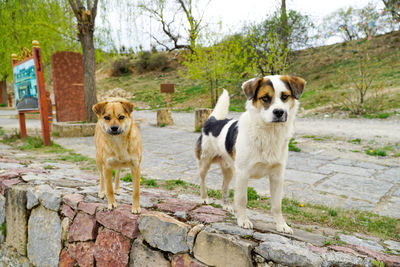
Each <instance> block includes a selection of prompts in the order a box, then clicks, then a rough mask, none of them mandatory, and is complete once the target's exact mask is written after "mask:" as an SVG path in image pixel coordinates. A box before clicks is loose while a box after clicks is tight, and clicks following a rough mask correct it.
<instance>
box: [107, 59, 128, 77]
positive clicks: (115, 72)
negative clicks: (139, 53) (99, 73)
mask: <svg viewBox="0 0 400 267" xmlns="http://www.w3.org/2000/svg"><path fill="white" fill-rule="evenodd" d="M129 68H130V60H129V58H118V59H116V60H115V61H114V63H113V66H112V69H111V75H112V76H114V77H116V76H121V75H124V74H128V73H130V69H129Z"/></svg>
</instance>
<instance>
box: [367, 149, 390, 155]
mask: <svg viewBox="0 0 400 267" xmlns="http://www.w3.org/2000/svg"><path fill="white" fill-rule="evenodd" d="M365 153H366V154H367V155H370V156H381V157H386V151H385V150H384V149H368V150H365Z"/></svg>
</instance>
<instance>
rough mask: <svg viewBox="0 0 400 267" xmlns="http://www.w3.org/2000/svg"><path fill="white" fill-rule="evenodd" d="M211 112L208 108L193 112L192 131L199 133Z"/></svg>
mask: <svg viewBox="0 0 400 267" xmlns="http://www.w3.org/2000/svg"><path fill="white" fill-rule="evenodd" d="M212 111H213V110H212V109H209V108H197V109H196V110H195V112H194V131H195V132H200V131H201V128H203V125H204V123H205V122H206V120H207V119H208V117H209V116H210V114H211V112H212Z"/></svg>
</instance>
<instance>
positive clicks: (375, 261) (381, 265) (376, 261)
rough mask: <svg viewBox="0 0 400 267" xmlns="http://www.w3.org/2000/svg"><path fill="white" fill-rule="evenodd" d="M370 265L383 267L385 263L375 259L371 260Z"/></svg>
mask: <svg viewBox="0 0 400 267" xmlns="http://www.w3.org/2000/svg"><path fill="white" fill-rule="evenodd" d="M372 265H373V266H376V267H385V263H384V262H382V261H378V260H375V259H372Z"/></svg>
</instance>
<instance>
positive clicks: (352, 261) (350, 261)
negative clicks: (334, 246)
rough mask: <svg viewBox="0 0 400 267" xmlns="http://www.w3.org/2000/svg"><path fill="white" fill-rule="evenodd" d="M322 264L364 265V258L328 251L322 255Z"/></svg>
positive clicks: (327, 265)
mask: <svg viewBox="0 0 400 267" xmlns="http://www.w3.org/2000/svg"><path fill="white" fill-rule="evenodd" d="M322 258H323V260H324V262H323V263H322V266H324V267H325V266H326V267H329V266H349V267H351V266H365V264H364V259H361V258H358V257H356V256H354V255H350V254H345V253H342V252H329V253H326V254H323V255H322Z"/></svg>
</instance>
